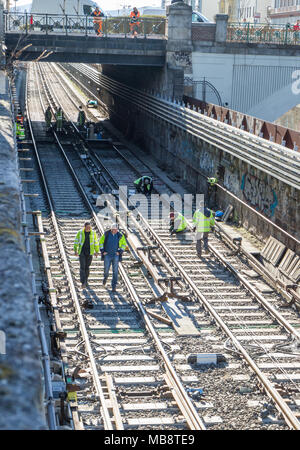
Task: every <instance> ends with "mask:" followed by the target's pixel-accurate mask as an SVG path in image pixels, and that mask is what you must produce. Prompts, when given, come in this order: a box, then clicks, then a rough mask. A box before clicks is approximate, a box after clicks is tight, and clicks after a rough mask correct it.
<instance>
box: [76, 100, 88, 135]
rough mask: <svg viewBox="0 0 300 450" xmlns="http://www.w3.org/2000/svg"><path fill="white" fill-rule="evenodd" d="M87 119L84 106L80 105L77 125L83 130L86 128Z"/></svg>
mask: <svg viewBox="0 0 300 450" xmlns="http://www.w3.org/2000/svg"><path fill="white" fill-rule="evenodd" d="M85 120H86V116H85V112H84V111H83V109H82V106H81V105H80V106H79V113H78V117H77V125H78V127H79V128H80V129H81V130H82V129H83V128H84V125H85Z"/></svg>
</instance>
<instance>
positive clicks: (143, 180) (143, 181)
mask: <svg viewBox="0 0 300 450" xmlns="http://www.w3.org/2000/svg"><path fill="white" fill-rule="evenodd" d="M145 178H147V179H148V180H149V183H148V184H147V189H148V191H150V189H151V182H152V178H151V177H147V176H146V175H144V176H143V177H141V178H139V179H138V180H135V182H134V184H137V185H138V184H140V181H141V180H142V187H144V186H145Z"/></svg>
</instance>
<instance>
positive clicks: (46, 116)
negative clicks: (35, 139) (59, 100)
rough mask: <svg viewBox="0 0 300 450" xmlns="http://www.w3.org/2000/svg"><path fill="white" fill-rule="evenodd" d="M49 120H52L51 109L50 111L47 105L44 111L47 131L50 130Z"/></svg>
mask: <svg viewBox="0 0 300 450" xmlns="http://www.w3.org/2000/svg"><path fill="white" fill-rule="evenodd" d="M51 120H52V111H51V107H50V106H48V108H47V109H46V111H45V123H46V130H47V131H49V130H50V127H51Z"/></svg>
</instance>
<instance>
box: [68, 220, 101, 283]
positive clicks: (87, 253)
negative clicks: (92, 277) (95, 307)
mask: <svg viewBox="0 0 300 450" xmlns="http://www.w3.org/2000/svg"><path fill="white" fill-rule="evenodd" d="M74 252H75V255H76V256H78V255H79V263H80V282H81V287H82V289H85V288H86V285H87V281H88V278H89V273H90V265H91V263H92V260H93V256H94V255H95V256H98V255H99V240H98V236H97V234H96V232H95V231H93V230H92V227H91V224H90V222H86V223H85V224H84V228H83V230H80V231H78V233H77V235H76V238H75V242H74Z"/></svg>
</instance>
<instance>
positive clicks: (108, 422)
mask: <svg viewBox="0 0 300 450" xmlns="http://www.w3.org/2000/svg"><path fill="white" fill-rule="evenodd" d="M36 82H37V86H38V89H39V94H40V102H41V106H42V108H43V111H45V107H44V104H43V101H42V98H41V92H40V86H39V82H38V77H37V76H36ZM27 115H28V119H29V120H28V123H29V129H30V134H31V137H32V142H33V146H34V150H35V155H36V159H37V163H38V167H39V170H40V175H41V178H42V183H43V186H44V190H45V193H46V197H47V201H48V203H49V206H50V214H51V220H52V223H53V226H54V229H55V233H56V237H57V242H58V245H59V250H60V253H61V256H62V260H63V264H64V268H65V271H66V275H67V279H68V282H69V287H70V292H71V296H72V299H73V301H74V305H75V308H76V311H77V315H78V320H79V326H80V330H81V334H82V336H83V339H84V342H85V346H86V350H87V353H88V355H89V360H90V364H91V370H92V377H93V380H94V385H95V388H96V391H97V394H98V397H99V399H100V402H101V408H100V412H101V415H102V418H103V422H104V427H105V429H107V430H113V425H112V422H111V418H110V415H109V412H108V408H107V406H106V401H105V397H104V393H103V389H102V386H101V383H100V381H99V375H98V370H97V366H96V362H95V358H94V355H93V351H92V347H91V344H90V341H89V336H88V332H87V329H86V326H85V322H84V319H83V315H82V311H81V307H80V303H79V299H78V296H77V293H76V289H75V285H74V282H73V278H72V273H71V269H70V267H69V263H68V259H67V254H66V252H65V249H64V245H63V241H62V236H61V233H60V229H59V225H58V223H57V219H56V215H55V212H54V206H53V202H52V198H51V194H50V191H49V187H48V183H47V180H46V178H45V175H44V171H43V167H42V164H41V160H40V157H39V152H38V148H37V145H36V141H35V137H34V133H33V128H32V124H31V120H30V109H29V108H28V111H27ZM53 133H54V136H55V138H56V141H57V143H58V142H59V140H58V137H57V135H56V133H55V132H54V131H53ZM101 409H102V411H101Z"/></svg>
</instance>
